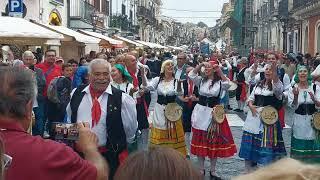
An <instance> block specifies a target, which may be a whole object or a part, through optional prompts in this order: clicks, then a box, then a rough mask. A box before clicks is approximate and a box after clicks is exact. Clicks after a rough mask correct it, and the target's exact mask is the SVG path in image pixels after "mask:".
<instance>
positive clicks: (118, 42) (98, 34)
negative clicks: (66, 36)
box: [79, 30, 123, 45]
mask: <svg viewBox="0 0 320 180" xmlns="http://www.w3.org/2000/svg"><path fill="white" fill-rule="evenodd" d="M79 31H80V32H82V33H84V34H87V35H90V36H93V37H96V38H99V39H103V40H106V41H108V42H109V43H110V44H112V45H120V44H123V41H119V40H115V39H112V38H110V37H108V36H105V35H102V34H100V33H96V32H91V31H85V30H79Z"/></svg>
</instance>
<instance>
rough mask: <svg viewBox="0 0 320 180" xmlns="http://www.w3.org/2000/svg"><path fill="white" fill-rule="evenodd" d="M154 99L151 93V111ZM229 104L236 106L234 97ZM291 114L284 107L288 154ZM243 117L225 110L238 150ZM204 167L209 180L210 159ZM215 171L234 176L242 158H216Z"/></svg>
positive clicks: (227, 176) (240, 171)
mask: <svg viewBox="0 0 320 180" xmlns="http://www.w3.org/2000/svg"><path fill="white" fill-rule="evenodd" d="M155 99H156V95H155V94H153V95H152V103H151V105H150V110H151V113H152V110H153V109H152V108H153V104H154V103H155V101H156V100H155ZM230 106H231V108H232V109H236V108H237V102H236V100H235V98H231V99H230ZM244 111H245V112H247V111H248V108H247V107H245V110H244ZM292 114H293V111H292V110H290V109H286V119H285V121H286V127H285V129H284V130H283V138H284V142H285V146H286V149H287V153H288V155H289V153H290V144H291V128H290V127H291V126H292V120H291V118H290V117H291V116H292ZM245 118H246V114H245V113H237V112H235V111H232V110H230V111H228V112H227V119H228V123H229V126H230V127H231V131H232V134H233V138H234V142H235V144H236V146H237V150H238V151H239V148H240V144H241V138H242V127H243V125H244V120H245ZM150 121H151V120H150ZM190 160H191V161H192V163H193V165H194V166H195V167H197V166H198V163H197V158H196V157H195V156H193V155H191V158H190ZM205 168H206V176H205V178H204V179H205V180H209V179H210V175H209V172H210V161H209V160H208V159H207V160H206V162H205ZM216 172H217V175H218V176H220V177H221V178H223V179H226V180H227V179H231V178H232V177H235V176H239V175H241V174H242V173H243V172H244V160H243V159H241V158H240V157H239V156H238V153H237V154H236V155H234V156H233V157H230V158H223V159H218V161H217V166H216Z"/></svg>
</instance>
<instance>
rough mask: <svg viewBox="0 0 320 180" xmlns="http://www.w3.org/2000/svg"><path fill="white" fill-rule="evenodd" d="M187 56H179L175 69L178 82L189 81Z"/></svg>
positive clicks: (182, 54)
mask: <svg viewBox="0 0 320 180" xmlns="http://www.w3.org/2000/svg"><path fill="white" fill-rule="evenodd" d="M186 60H187V55H186V54H185V53H180V54H178V57H177V65H176V66H175V67H174V72H175V73H174V74H175V79H177V80H186V79H187V73H186V70H187V67H188V65H187V64H186Z"/></svg>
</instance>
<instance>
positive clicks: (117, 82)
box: [111, 64, 138, 97]
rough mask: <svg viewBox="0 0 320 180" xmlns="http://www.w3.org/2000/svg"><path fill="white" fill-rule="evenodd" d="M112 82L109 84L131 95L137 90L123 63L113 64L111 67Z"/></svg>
mask: <svg viewBox="0 0 320 180" xmlns="http://www.w3.org/2000/svg"><path fill="white" fill-rule="evenodd" d="M111 77H112V80H113V81H112V82H111V85H112V86H113V87H115V88H117V89H119V90H121V91H123V92H124V93H127V94H129V95H130V96H132V97H133V94H134V93H135V92H137V91H138V89H136V88H134V86H133V84H132V77H131V75H130V74H129V72H128V71H127V70H126V68H125V67H124V65H122V64H115V65H114V66H113V67H112V69H111Z"/></svg>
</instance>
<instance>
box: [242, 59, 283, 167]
mask: <svg viewBox="0 0 320 180" xmlns="http://www.w3.org/2000/svg"><path fill="white" fill-rule="evenodd" d="M264 74H265V79H264V80H262V81H261V82H259V83H258V84H257V85H256V86H255V88H254V89H253V91H252V93H251V95H250V96H249V98H248V106H249V108H250V111H249V112H248V115H247V118H246V121H245V124H244V127H243V131H244V132H243V136H242V141H241V147H240V152H239V157H241V158H244V159H245V168H246V171H247V172H250V171H251V170H253V168H255V167H256V166H257V164H263V165H265V164H269V163H272V162H273V161H275V160H277V159H279V158H281V157H283V156H286V149H285V146H284V142H283V138H282V127H281V125H280V121H277V122H276V123H275V124H273V125H266V124H264V123H263V122H262V120H261V117H260V113H261V111H262V109H263V108H264V107H266V106H272V107H274V108H275V109H277V110H279V109H280V108H281V106H282V96H283V85H282V82H281V81H280V80H279V77H278V75H277V67H276V62H275V61H272V65H270V64H268V65H266V69H265V73H264Z"/></svg>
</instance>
